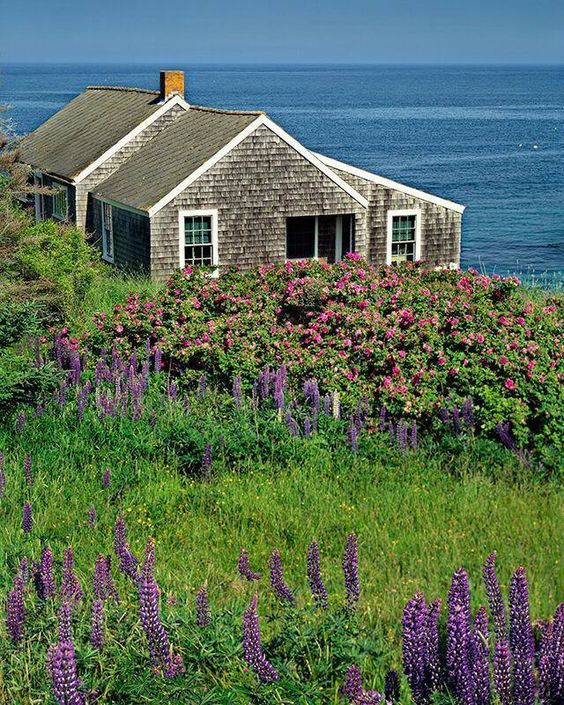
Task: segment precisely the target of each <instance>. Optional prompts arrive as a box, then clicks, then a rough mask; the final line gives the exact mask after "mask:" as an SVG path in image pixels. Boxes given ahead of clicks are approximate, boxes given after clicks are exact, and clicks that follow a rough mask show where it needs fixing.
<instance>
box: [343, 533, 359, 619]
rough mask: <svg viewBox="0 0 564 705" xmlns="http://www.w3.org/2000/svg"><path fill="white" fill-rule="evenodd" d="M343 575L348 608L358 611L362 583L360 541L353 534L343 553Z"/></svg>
mask: <svg viewBox="0 0 564 705" xmlns="http://www.w3.org/2000/svg"><path fill="white" fill-rule="evenodd" d="M343 575H344V578H345V592H346V600H347V608H348V609H350V610H356V608H357V605H358V600H359V598H360V581H359V577H358V539H357V536H356V534H355V533H354V532H353V533H351V534H349V535H348V536H347V541H346V543H345V550H344V552H343Z"/></svg>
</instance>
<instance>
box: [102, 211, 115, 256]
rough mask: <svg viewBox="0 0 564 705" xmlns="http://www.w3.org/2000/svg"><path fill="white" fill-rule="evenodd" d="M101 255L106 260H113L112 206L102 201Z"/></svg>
mask: <svg viewBox="0 0 564 705" xmlns="http://www.w3.org/2000/svg"><path fill="white" fill-rule="evenodd" d="M102 253H103V255H104V257H105V258H106V259H108V260H111V261H113V259H114V220H113V214H112V206H111V205H110V204H109V203H106V202H105V201H102Z"/></svg>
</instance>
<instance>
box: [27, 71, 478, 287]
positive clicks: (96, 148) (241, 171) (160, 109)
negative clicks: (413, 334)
mask: <svg viewBox="0 0 564 705" xmlns="http://www.w3.org/2000/svg"><path fill="white" fill-rule="evenodd" d="M20 152H21V158H22V160H23V161H24V162H25V163H27V164H29V165H30V166H31V167H32V170H33V178H34V181H35V183H36V184H38V185H44V186H50V187H53V188H54V189H56V191H55V193H54V194H53V195H36V196H35V214H36V218H37V219H42V218H55V219H58V220H64V221H68V222H71V223H76V225H77V226H79V227H80V228H83V229H84V230H85V231H86V232H87V233H88V236H89V237H90V238H91V240H92V242H93V243H95V244H96V245H97V246H98V247H99V248H100V250H101V253H102V257H103V258H104V259H105V260H106V261H108V262H111V263H113V264H115V265H117V266H118V267H122V268H126V269H129V270H131V269H139V270H144V271H146V272H150V274H151V275H152V276H153V277H155V278H156V279H162V278H164V277H166V276H168V275H169V274H170V273H171V272H172V271H173V270H175V269H177V268H178V267H184V266H185V265H186V264H190V265H198V264H204V265H212V266H220V265H238V266H239V267H241V268H242V269H248V268H249V267H252V266H254V265H258V264H266V263H268V262H273V261H280V260H286V259H303V258H313V259H319V260H323V261H326V262H330V263H332V262H338V261H339V260H340V259H341V258H342V257H343V256H344V255H345V254H346V253H347V252H357V253H359V254H360V255H361V256H362V257H365V258H367V259H368V260H370V261H371V262H374V263H375V264H385V263H392V262H401V261H406V260H407V261H412V260H423V261H424V262H425V263H427V264H428V265H429V266H433V267H458V266H459V263H460V239H461V223H462V213H463V211H464V207H463V206H461V205H459V204H457V203H453V202H451V201H447V200H445V199H443V198H439V197H438V196H434V195H431V194H429V193H424V192H423V191H419V190H417V189H414V188H411V187H409V186H404V185H403V184H400V183H397V182H395V181H391V180H389V179H386V178H383V177H381V176H377V175H376V174H373V173H371V172H368V171H365V170H363V169H358V168H356V167H354V166H350V165H348V164H344V163H343V162H340V161H337V160H335V159H332V158H330V157H326V156H324V155H321V154H316V153H314V152H312V151H310V150H309V149H307V147H304V145H302V144H301V143H300V142H298V141H297V140H296V139H295V138H294V137H292V136H291V135H289V134H288V133H287V132H286V131H285V130H284V129H283V128H282V127H280V125H278V124H277V123H275V122H274V121H273V120H271V119H270V118H269V117H268V116H267V115H266V114H265V113H262V112H252V111H238V110H219V109H216V108H206V107H202V106H197V105H192V104H191V103H190V102H189V100H187V99H186V98H185V96H184V74H183V73H182V72H181V71H163V72H161V76H160V90H159V91H149V90H144V89H138V88H115V87H109V86H90V87H88V88H87V89H86V91H84V93H82V94H80V95H79V96H78V97H76V98H75V99H74V100H72V101H71V102H70V103H69V104H68V105H66V106H65V107H64V108H62V109H61V110H60V111H59V112H57V113H56V114H55V115H53V116H52V117H51V118H50V119H49V120H47V122H45V123H44V124H42V125H41V126H40V127H39V128H38V129H37V130H35V131H34V132H32V133H31V134H29V135H27V136H26V137H24V138H23V140H22V141H21V145H20Z"/></svg>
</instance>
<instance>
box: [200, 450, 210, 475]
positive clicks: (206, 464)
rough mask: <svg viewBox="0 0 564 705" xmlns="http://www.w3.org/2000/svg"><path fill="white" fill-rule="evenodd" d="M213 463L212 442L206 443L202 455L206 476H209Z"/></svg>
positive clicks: (203, 472)
mask: <svg viewBox="0 0 564 705" xmlns="http://www.w3.org/2000/svg"><path fill="white" fill-rule="evenodd" d="M212 465H213V456H212V447H211V443H206V447H205V449H204V455H203V457H202V465H201V469H202V475H203V476H204V477H209V474H210V470H211V467H212Z"/></svg>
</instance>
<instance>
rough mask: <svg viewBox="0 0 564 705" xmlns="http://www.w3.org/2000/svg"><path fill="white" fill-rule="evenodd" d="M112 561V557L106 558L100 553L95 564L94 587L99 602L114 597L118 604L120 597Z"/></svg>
mask: <svg viewBox="0 0 564 705" xmlns="http://www.w3.org/2000/svg"><path fill="white" fill-rule="evenodd" d="M111 565H112V559H111V558H110V556H105V555H104V554H103V553H99V554H98V557H97V558H96V561H95V562H94V579H93V581H92V587H93V590H94V594H95V595H96V597H97V598H98V599H99V600H107V599H109V598H110V597H113V598H114V599H115V600H116V602H118V601H119V595H118V593H117V590H116V586H115V583H114V580H113V578H112V572H111Z"/></svg>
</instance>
